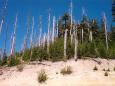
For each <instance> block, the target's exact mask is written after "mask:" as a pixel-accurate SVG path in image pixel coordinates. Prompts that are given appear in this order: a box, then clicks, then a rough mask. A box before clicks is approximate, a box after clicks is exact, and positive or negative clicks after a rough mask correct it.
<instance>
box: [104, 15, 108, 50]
mask: <svg viewBox="0 0 115 86" xmlns="http://www.w3.org/2000/svg"><path fill="white" fill-rule="evenodd" d="M103 21H104V28H105V38H106V48H107V50H108V36H107V24H106V16H105V14H104V15H103Z"/></svg>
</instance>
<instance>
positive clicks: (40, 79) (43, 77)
mask: <svg viewBox="0 0 115 86" xmlns="http://www.w3.org/2000/svg"><path fill="white" fill-rule="evenodd" d="M47 79H48V77H47V74H46V72H45V70H44V69H42V70H41V71H40V72H39V74H38V82H40V83H43V82H45V81H46V80H47Z"/></svg>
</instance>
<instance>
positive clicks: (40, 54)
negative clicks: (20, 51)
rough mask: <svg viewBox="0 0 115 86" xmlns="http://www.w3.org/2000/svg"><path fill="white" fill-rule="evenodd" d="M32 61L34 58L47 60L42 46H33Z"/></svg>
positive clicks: (45, 51)
mask: <svg viewBox="0 0 115 86" xmlns="http://www.w3.org/2000/svg"><path fill="white" fill-rule="evenodd" d="M31 60H32V61H35V60H39V61H42V60H48V54H47V49H46V48H43V47H35V48H33V49H32V58H31Z"/></svg>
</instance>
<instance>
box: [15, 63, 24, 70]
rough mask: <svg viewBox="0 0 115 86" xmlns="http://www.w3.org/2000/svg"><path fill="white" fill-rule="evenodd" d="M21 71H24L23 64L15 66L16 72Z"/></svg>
mask: <svg viewBox="0 0 115 86" xmlns="http://www.w3.org/2000/svg"><path fill="white" fill-rule="evenodd" d="M23 69H24V65H23V64H20V65H17V71H19V72H22V71H23Z"/></svg>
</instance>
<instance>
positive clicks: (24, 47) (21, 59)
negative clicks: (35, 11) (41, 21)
mask: <svg viewBox="0 0 115 86" xmlns="http://www.w3.org/2000/svg"><path fill="white" fill-rule="evenodd" d="M29 24H30V18H29V17H28V21H27V31H26V33H25V36H24V41H23V44H22V50H21V51H22V56H21V58H20V61H21V62H22V61H23V55H24V51H25V49H26V46H27V40H28V36H29V29H30V25H29Z"/></svg>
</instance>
